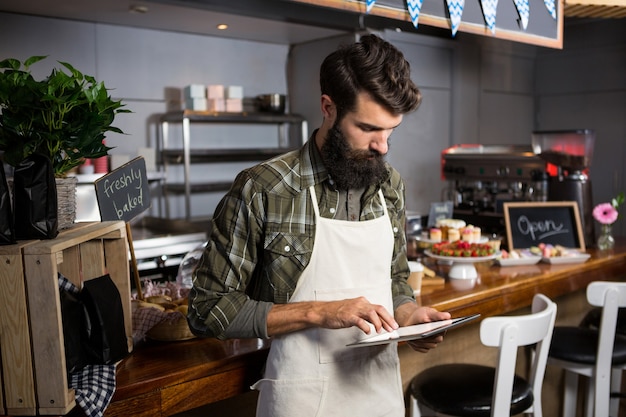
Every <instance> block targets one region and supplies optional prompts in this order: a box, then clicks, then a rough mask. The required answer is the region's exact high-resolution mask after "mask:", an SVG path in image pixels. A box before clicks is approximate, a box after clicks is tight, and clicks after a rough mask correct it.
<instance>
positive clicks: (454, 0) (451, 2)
mask: <svg viewBox="0 0 626 417" xmlns="http://www.w3.org/2000/svg"><path fill="white" fill-rule="evenodd" d="M544 1H548V0H544ZM446 2H447V3H448V12H449V13H450V23H451V24H452V37H454V36H455V35H456V31H457V30H458V29H459V25H460V24H461V16H462V15H463V7H464V6H465V0H446Z"/></svg>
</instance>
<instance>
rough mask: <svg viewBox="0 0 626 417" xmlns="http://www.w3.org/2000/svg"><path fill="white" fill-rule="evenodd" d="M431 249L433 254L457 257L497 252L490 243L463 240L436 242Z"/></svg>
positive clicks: (487, 254) (475, 256)
mask: <svg viewBox="0 0 626 417" xmlns="http://www.w3.org/2000/svg"><path fill="white" fill-rule="evenodd" d="M430 251H431V253H432V254H433V255H438V256H450V257H456V258H470V257H471V258H479V257H484V256H490V255H493V254H494V253H495V252H496V251H495V250H494V249H493V248H492V247H491V245H489V244H486V243H469V242H466V241H463V240H459V241H456V242H440V243H435V244H433V245H432V247H431V249H430Z"/></svg>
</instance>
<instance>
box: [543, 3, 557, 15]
mask: <svg viewBox="0 0 626 417" xmlns="http://www.w3.org/2000/svg"><path fill="white" fill-rule="evenodd" d="M543 3H544V4H545V5H546V9H548V11H549V12H550V16H552V18H553V19H556V5H555V4H554V0H543Z"/></svg>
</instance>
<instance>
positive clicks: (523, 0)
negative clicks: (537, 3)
mask: <svg viewBox="0 0 626 417" xmlns="http://www.w3.org/2000/svg"><path fill="white" fill-rule="evenodd" d="M513 2H514V3H515V8H517V13H519V17H520V19H522V29H524V30H526V27H527V26H528V17H529V16H530V6H529V5H528V0H513Z"/></svg>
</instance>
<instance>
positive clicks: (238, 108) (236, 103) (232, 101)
mask: <svg viewBox="0 0 626 417" xmlns="http://www.w3.org/2000/svg"><path fill="white" fill-rule="evenodd" d="M226 111H227V112H229V113H241V112H243V99H240V98H227V99H226Z"/></svg>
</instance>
